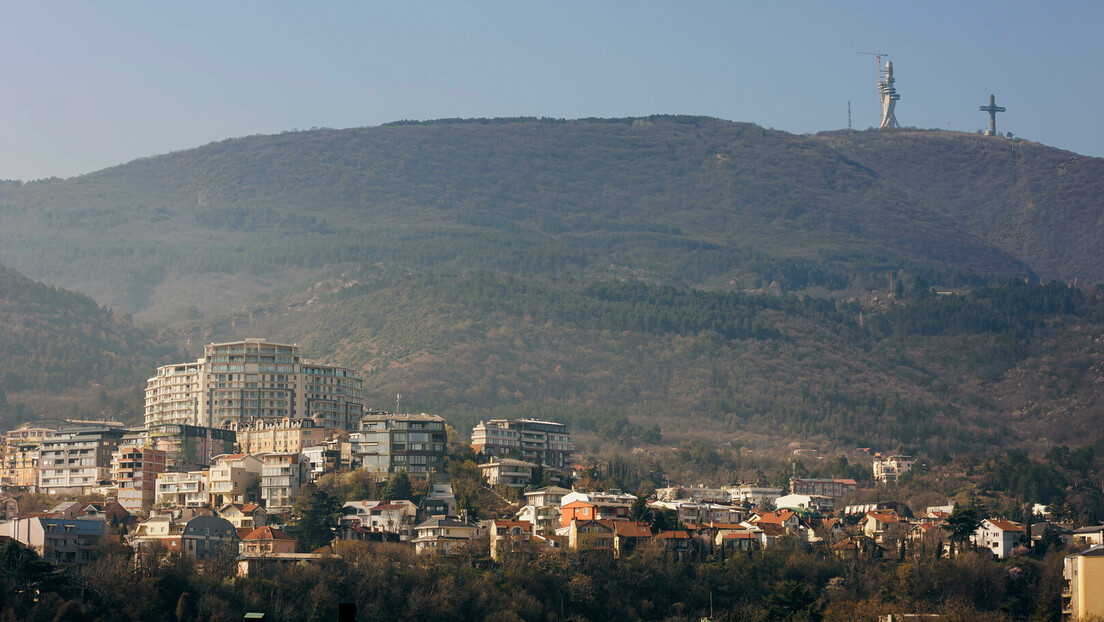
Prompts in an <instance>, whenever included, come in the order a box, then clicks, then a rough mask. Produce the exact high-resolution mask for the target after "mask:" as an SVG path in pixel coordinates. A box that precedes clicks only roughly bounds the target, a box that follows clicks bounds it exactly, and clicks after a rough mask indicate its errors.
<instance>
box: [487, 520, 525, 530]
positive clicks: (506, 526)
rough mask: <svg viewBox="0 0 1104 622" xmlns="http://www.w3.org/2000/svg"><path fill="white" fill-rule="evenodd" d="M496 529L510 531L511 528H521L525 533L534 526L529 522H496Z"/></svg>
mask: <svg viewBox="0 0 1104 622" xmlns="http://www.w3.org/2000/svg"><path fill="white" fill-rule="evenodd" d="M494 525H495V527H497V528H499V529H509V528H510V527H520V528H522V529H524V530H525V531H529V530H530V529H532V527H533V525H532V524H531V523H530V522H529V521H527V520H496V521H495V522H494Z"/></svg>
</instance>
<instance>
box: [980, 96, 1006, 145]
mask: <svg viewBox="0 0 1104 622" xmlns="http://www.w3.org/2000/svg"><path fill="white" fill-rule="evenodd" d="M978 110H980V111H982V112H988V113H989V133H990V134H992V135H994V136H996V135H997V113H998V112H1004V111H1005V110H1007V108H1005V107H1004V106H998V105H997V98H996V96H995V95H990V96H989V105H988V106H978Z"/></svg>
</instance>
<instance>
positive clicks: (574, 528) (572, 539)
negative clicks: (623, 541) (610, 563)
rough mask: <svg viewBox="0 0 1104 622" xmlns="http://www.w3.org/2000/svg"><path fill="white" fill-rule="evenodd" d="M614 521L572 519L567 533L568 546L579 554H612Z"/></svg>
mask: <svg viewBox="0 0 1104 622" xmlns="http://www.w3.org/2000/svg"><path fill="white" fill-rule="evenodd" d="M614 522H615V521H612V520H598V519H591V520H586V519H582V520H580V519H572V521H571V523H570V525H568V527H569V531H568V534H567V535H568V546H569V547H570V548H571V549H572V550H574V551H579V552H581V553H609V554H611V555H612V554H613V552H614V540H615V538H616V532H615V531H614V529H615V528H614V526H613V524H614Z"/></svg>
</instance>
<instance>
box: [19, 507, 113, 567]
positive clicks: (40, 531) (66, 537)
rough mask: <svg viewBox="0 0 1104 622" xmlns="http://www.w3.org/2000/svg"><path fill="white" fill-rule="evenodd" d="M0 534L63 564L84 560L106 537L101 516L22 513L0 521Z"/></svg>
mask: <svg viewBox="0 0 1104 622" xmlns="http://www.w3.org/2000/svg"><path fill="white" fill-rule="evenodd" d="M0 536H7V537H9V538H11V539H13V540H16V541H18V542H20V543H22V544H23V545H24V546H27V547H29V548H31V549H33V550H34V551H36V552H37V553H39V554H40V555H42V558H43V559H45V560H46V561H49V562H53V563H55V564H61V565H65V566H72V565H77V564H86V563H88V562H91V561H92V560H93V559H94V558H95V552H96V549H97V548H98V547H99V546H100V544H101V543H102V542H103V541H104V540H106V539H107V525H106V524H105V523H104V522H103V521H102V520H85V519H79V518H45V517H39V516H36V517H24V518H17V519H15V520H11V521H8V522H6V523H0Z"/></svg>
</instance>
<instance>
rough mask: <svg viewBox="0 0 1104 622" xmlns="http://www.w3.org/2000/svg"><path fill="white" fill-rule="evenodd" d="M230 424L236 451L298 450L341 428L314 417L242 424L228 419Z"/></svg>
mask: <svg viewBox="0 0 1104 622" xmlns="http://www.w3.org/2000/svg"><path fill="white" fill-rule="evenodd" d="M229 427H230V429H231V430H234V431H235V432H236V433H237V435H238V451H240V452H241V453H243V454H260V453H268V452H284V453H287V452H290V453H299V452H301V451H303V450H304V449H306V448H307V447H313V446H315V445H321V444H322V443H324V442H326V441H328V440H330V439H332V438H333V437H334V436H336V435H338V434H339V433H341V430H340V429H338V428H327V427H324V426H323V425H322V422H320V421H316V420H313V419H289V418H284V419H280V420H278V421H254V422H252V423H247V424H244V425H238V424H237V423H231V424H230V426H229Z"/></svg>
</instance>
